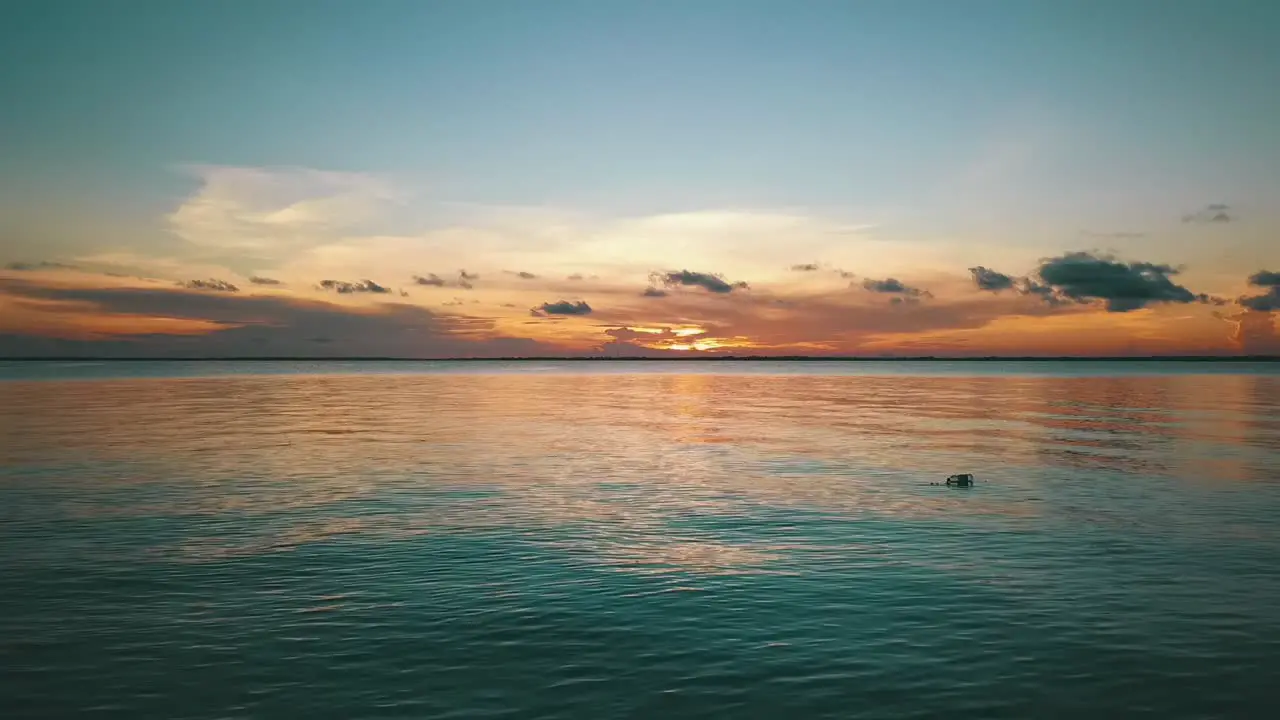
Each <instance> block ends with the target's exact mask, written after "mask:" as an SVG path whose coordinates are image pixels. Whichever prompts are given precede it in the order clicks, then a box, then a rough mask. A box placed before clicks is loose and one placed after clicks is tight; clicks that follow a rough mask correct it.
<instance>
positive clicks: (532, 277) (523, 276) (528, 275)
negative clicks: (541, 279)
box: [503, 270, 538, 280]
mask: <svg viewBox="0 0 1280 720" xmlns="http://www.w3.org/2000/svg"><path fill="white" fill-rule="evenodd" d="M503 272H505V273H507V274H508V275H515V276H516V277H518V278H520V279H521V280H536V279H538V276H537V275H534V274H533V273H531V272H526V271H524V270H519V271H516V270H504V271H503Z"/></svg>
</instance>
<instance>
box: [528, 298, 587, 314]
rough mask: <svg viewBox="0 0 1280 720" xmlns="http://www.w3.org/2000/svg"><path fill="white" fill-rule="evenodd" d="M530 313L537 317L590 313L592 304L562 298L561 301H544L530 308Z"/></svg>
mask: <svg viewBox="0 0 1280 720" xmlns="http://www.w3.org/2000/svg"><path fill="white" fill-rule="evenodd" d="M529 313H530V314H531V315H535V316H537V317H546V316H547V315H590V314H591V306H590V305H588V304H587V303H586V302H584V301H582V300H579V301H577V302H572V301H569V300H561V301H560V302H553V303H542V304H541V305H539V306H538V307H536V308H533V309H532V310H530V311H529Z"/></svg>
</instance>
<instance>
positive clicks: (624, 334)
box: [596, 327, 681, 357]
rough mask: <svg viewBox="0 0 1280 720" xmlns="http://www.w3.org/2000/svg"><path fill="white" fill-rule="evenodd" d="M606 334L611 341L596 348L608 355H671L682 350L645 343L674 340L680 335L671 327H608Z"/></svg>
mask: <svg viewBox="0 0 1280 720" xmlns="http://www.w3.org/2000/svg"><path fill="white" fill-rule="evenodd" d="M604 334H605V335H607V336H608V337H609V341H608V342H605V343H604V344H602V345H600V346H599V347H598V348H596V351H597V352H599V353H602V354H604V355H606V356H612V357H617V356H623V357H671V356H673V355H677V353H679V352H681V351H676V350H666V349H660V348H651V347H647V346H646V345H645V343H653V342H657V341H660V340H665V341H672V340H675V339H677V338H678V337H679V336H678V335H676V334H675V332H673V331H672V330H671V328H659V329H658V332H645V331H643V330H635V329H632V328H630V327H615V328H608V329H606V330H605V331H604Z"/></svg>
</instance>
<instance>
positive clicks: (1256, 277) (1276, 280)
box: [1249, 270, 1280, 287]
mask: <svg viewBox="0 0 1280 720" xmlns="http://www.w3.org/2000/svg"><path fill="white" fill-rule="evenodd" d="M1249 284H1250V285H1253V286H1256V287H1280V272H1275V271H1274V270H1259V271H1258V272H1256V273H1254V274H1252V275H1250V276H1249Z"/></svg>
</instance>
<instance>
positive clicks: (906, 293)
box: [862, 278, 933, 305]
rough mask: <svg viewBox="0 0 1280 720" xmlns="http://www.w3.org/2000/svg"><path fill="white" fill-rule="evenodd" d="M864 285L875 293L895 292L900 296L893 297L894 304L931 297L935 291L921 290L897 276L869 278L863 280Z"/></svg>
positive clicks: (892, 302)
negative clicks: (878, 278)
mask: <svg viewBox="0 0 1280 720" xmlns="http://www.w3.org/2000/svg"><path fill="white" fill-rule="evenodd" d="M862 287H863V288H864V289H866V290H870V291H871V292H874V293H885V294H894V295H897V296H898V297H895V298H893V299H891V300H890V301H889V302H890V303H891V304H893V305H901V304H903V303H907V302H910V301H912V300H915V301H919V300H920V298H931V297H933V293H931V292H929V291H928V290H921V289H920V288H914V287H911V286H909V285H906V284H904V283H903V282H902V281H901V280H898V279H897V278H886V279H884V280H873V279H871V278H867V279H866V280H863V281H862Z"/></svg>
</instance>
